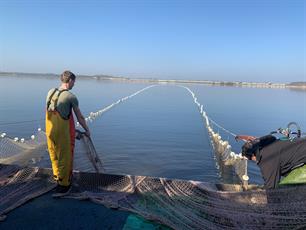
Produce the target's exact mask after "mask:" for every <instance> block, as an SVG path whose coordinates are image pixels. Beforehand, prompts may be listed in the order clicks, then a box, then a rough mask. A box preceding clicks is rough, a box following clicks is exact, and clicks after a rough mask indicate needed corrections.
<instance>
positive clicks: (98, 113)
mask: <svg viewBox="0 0 306 230" xmlns="http://www.w3.org/2000/svg"><path fill="white" fill-rule="evenodd" d="M154 86H156V85H150V86H147V87H145V88H143V89H141V90H138V91H137V92H135V93H133V94H131V95H129V96H126V97H123V98H121V99H119V100H117V101H116V102H114V103H112V104H110V105H109V106H107V107H105V108H103V109H100V110H98V111H96V112H90V113H89V116H88V117H86V118H85V121H86V122H93V121H94V120H95V119H96V118H97V117H99V116H101V115H102V114H103V113H105V112H107V111H108V110H110V109H111V108H113V107H114V106H116V105H118V104H120V103H122V102H124V101H126V100H128V99H130V98H132V97H134V96H136V95H137V94H139V93H142V92H143V91H145V90H148V89H150V88H152V87H154ZM76 125H77V126H80V123H79V122H77V124H76Z"/></svg>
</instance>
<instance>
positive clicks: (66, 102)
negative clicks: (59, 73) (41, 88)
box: [46, 88, 79, 119]
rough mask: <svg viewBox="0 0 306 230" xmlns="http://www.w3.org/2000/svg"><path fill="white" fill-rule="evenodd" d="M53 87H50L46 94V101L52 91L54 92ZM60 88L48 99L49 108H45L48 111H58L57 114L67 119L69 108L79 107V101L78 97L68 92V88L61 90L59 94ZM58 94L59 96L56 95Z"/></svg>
mask: <svg viewBox="0 0 306 230" xmlns="http://www.w3.org/2000/svg"><path fill="white" fill-rule="evenodd" d="M54 90H55V88H53V89H50V90H49V92H48V95H47V100H46V103H48V101H49V98H50V96H51V95H52V93H53V92H54ZM59 93H60V90H57V91H56V92H55V93H54V94H53V96H52V98H51V100H50V105H49V108H47V110H49V111H54V110H56V111H58V112H59V114H60V115H61V117H62V118H64V119H69V116H70V113H71V109H72V108H73V109H77V108H78V107H79V102H78V99H77V98H76V96H75V95H74V94H73V93H71V92H69V91H68V90H65V91H62V92H61V94H59ZM58 95H59V96H58ZM57 98H58V101H57V106H56V108H55V101H56V99H57ZM47 106H48V105H47Z"/></svg>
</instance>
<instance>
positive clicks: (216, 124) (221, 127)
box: [208, 117, 237, 137]
mask: <svg viewBox="0 0 306 230" xmlns="http://www.w3.org/2000/svg"><path fill="white" fill-rule="evenodd" d="M208 119H209V120H210V122H212V123H213V124H214V125H215V126H217V127H218V128H220V129H222V130H223V131H224V132H226V133H228V134H230V135H232V136H233V137H236V136H237V135H236V134H235V133H233V132H231V131H229V130H228V129H226V128H224V127H223V126H221V125H219V124H218V123H217V122H215V121H214V120H213V119H211V118H210V117H208Z"/></svg>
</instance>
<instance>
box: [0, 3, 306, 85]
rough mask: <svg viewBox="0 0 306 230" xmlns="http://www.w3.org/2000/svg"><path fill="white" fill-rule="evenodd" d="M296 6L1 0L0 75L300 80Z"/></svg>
mask: <svg viewBox="0 0 306 230" xmlns="http://www.w3.org/2000/svg"><path fill="white" fill-rule="evenodd" d="M305 25H306V2H305V1H303V0H293V1H292V0H283V1H278V0H249V1H245V0H231V1H229V0H203V1H200V0H199V1H197V0H191V1H183V0H177V1H173V0H167V1H140V0H134V1H131V0H130V1H101V2H100V1H68V0H66V1H35V0H33V1H29V0H25V1H15V0H11V1H10V0H2V1H1V2H0V33H1V35H0V71H7V72H34V73H60V72H62V70H64V69H70V70H72V71H73V72H75V73H77V74H85V75H94V74H106V75H114V76H123V77H139V78H146V77H148V78H160V79H198V80H224V81H272V82H292V81H306V67H305V66H306V36H305V34H306V26H305Z"/></svg>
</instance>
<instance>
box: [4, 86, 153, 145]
mask: <svg viewBox="0 0 306 230" xmlns="http://www.w3.org/2000/svg"><path fill="white" fill-rule="evenodd" d="M154 86H156V85H150V86H148V87H145V88H143V89H141V90H139V91H137V92H135V93H133V94H131V95H129V96H126V97H123V98H121V99H119V100H118V101H116V102H114V103H112V104H111V105H109V106H107V107H105V108H103V109H101V110H99V111H97V112H91V113H90V114H89V116H88V117H86V118H85V120H86V122H92V121H93V120H95V119H96V118H97V117H98V116H101V115H102V114H103V113H105V112H106V111H108V110H110V109H111V108H112V107H114V106H115V105H118V104H119V103H121V102H124V101H125V100H128V99H130V98H132V97H134V96H136V95H137V94H139V93H141V92H143V91H145V90H147V89H149V88H151V87H154ZM76 126H80V124H79V122H77V123H76ZM37 131H38V133H40V132H42V130H41V128H38V130H37ZM37 135H38V134H36V135H34V134H33V135H31V136H30V138H29V139H27V138H23V137H21V138H20V137H10V136H8V135H7V133H5V132H3V133H1V134H0V138H9V139H11V140H13V141H14V142H18V143H26V142H28V141H29V140H32V143H33V141H35V140H36V139H37Z"/></svg>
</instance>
